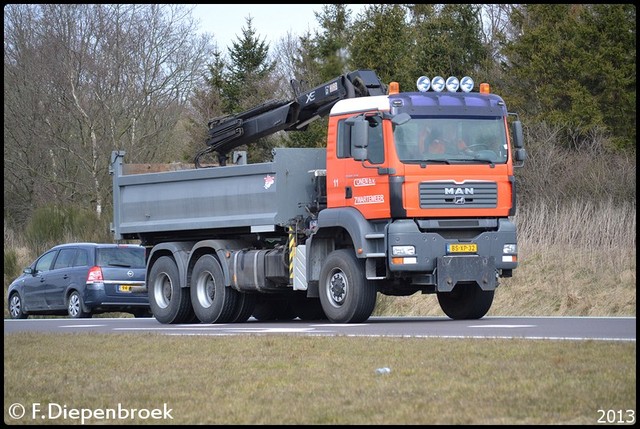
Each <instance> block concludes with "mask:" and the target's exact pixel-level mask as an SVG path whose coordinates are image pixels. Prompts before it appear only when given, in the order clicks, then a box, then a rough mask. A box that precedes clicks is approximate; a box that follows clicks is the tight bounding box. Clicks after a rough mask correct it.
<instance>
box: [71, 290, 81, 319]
mask: <svg viewBox="0 0 640 429" xmlns="http://www.w3.org/2000/svg"><path fill="white" fill-rule="evenodd" d="M79 312H80V298H79V297H78V295H76V294H75V293H74V294H73V295H71V298H69V315H71V317H76V316H77V315H78V313H79Z"/></svg>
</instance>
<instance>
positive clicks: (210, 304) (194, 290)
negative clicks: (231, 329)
mask: <svg viewBox="0 0 640 429" xmlns="http://www.w3.org/2000/svg"><path fill="white" fill-rule="evenodd" d="M237 299H238V291H236V290H235V289H232V288H230V287H226V286H225V284H224V275H223V273H222V268H221V267H220V264H219V263H218V260H217V259H216V258H215V257H213V256H212V255H202V256H201V257H200V259H198V261H197V262H196V264H195V265H194V266H193V272H192V274H191V304H192V305H193V311H194V312H195V313H196V316H198V319H200V321H201V322H202V323H227V322H231V321H232V318H233V317H234V316H236V314H235V313H234V310H235V309H236V302H237Z"/></svg>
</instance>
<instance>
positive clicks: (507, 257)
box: [502, 244, 518, 262]
mask: <svg viewBox="0 0 640 429" xmlns="http://www.w3.org/2000/svg"><path fill="white" fill-rule="evenodd" d="M502 262H518V246H517V245H516V244H505V245H504V246H502Z"/></svg>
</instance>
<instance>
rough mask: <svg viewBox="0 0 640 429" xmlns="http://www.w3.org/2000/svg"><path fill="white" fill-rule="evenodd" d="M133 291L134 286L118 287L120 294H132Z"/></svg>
mask: <svg viewBox="0 0 640 429" xmlns="http://www.w3.org/2000/svg"><path fill="white" fill-rule="evenodd" d="M132 289H133V286H131V285H120V286H119V287H118V290H119V291H120V292H131V290H132Z"/></svg>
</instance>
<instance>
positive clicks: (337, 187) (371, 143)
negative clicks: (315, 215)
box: [327, 114, 390, 219]
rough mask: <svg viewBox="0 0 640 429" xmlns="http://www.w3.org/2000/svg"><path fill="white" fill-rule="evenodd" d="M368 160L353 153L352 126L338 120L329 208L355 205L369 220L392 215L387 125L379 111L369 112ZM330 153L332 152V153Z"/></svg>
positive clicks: (330, 163) (329, 173) (329, 168)
mask: <svg viewBox="0 0 640 429" xmlns="http://www.w3.org/2000/svg"><path fill="white" fill-rule="evenodd" d="M365 119H366V121H367V123H368V133H367V134H368V139H367V159H366V160H364V161H358V160H355V159H354V158H353V156H352V154H351V150H350V149H351V148H350V145H351V135H350V133H352V127H349V126H346V125H345V124H344V121H343V120H342V121H339V122H338V130H337V134H338V139H337V140H338V141H337V142H336V143H337V150H336V157H335V158H333V159H332V158H331V156H329V158H328V161H327V189H328V190H327V192H328V201H327V202H328V206H329V207H353V208H355V209H356V210H358V211H359V212H361V213H362V215H363V216H364V217H365V218H366V219H382V218H389V168H388V159H389V157H388V154H387V148H386V146H385V138H384V137H385V135H387V132H385V126H390V124H385V122H383V121H382V118H381V116H380V115H378V114H373V115H366V116H365ZM329 155H331V153H329Z"/></svg>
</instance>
